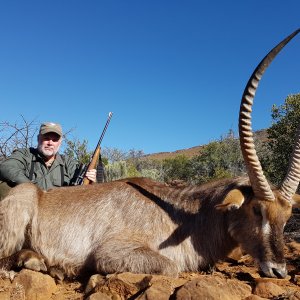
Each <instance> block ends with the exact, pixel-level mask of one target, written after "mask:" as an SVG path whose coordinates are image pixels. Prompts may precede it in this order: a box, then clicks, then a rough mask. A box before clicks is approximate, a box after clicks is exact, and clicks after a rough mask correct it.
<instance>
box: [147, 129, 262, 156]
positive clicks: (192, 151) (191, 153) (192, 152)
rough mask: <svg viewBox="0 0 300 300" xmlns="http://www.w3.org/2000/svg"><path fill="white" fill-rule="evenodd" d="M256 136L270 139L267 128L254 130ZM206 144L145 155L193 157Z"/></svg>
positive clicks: (260, 138)
mask: <svg viewBox="0 0 300 300" xmlns="http://www.w3.org/2000/svg"><path fill="white" fill-rule="evenodd" d="M254 137H255V138H256V139H259V140H261V141H266V140H267V139H268V134H267V130H266V129H261V130H257V131H255V132H254ZM204 146H205V145H199V146H195V147H192V148H187V149H182V150H176V151H173V152H158V153H152V154H147V155H145V156H144V158H149V159H155V160H163V159H169V158H175V157H176V156H178V155H185V156H186V157H189V158H191V157H193V156H196V155H199V154H200V151H201V149H202V148H203V147H204Z"/></svg>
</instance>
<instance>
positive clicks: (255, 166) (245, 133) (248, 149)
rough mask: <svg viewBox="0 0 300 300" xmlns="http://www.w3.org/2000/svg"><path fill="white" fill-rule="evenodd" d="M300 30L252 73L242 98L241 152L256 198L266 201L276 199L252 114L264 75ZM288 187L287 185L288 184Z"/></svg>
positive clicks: (275, 48) (269, 54) (280, 44)
mask: <svg viewBox="0 0 300 300" xmlns="http://www.w3.org/2000/svg"><path fill="white" fill-rule="evenodd" d="M299 32H300V29H298V30H296V31H294V32H293V33H292V34H290V35H289V36H288V37H287V38H285V39H284V40H283V41H281V42H280V43H279V44H278V45H277V46H275V47H274V48H273V49H272V50H271V51H270V52H269V53H268V54H267V55H266V56H265V57H264V58H263V59H262V61H261V62H260V63H259V64H258V66H257V67H256V69H255V70H254V72H253V73H252V75H251V77H250V79H249V81H248V83H247V85H246V87H245V90H244V93H243V96H242V100H241V106H240V115H239V135H240V144H241V150H242V153H243V157H244V161H245V164H246V167H247V172H248V176H249V179H250V182H251V185H252V188H253V191H254V194H255V196H256V197H259V198H261V199H264V200H270V201H273V200H274V199H275V197H274V194H273V192H272V190H271V187H270V185H269V183H268V181H267V179H266V177H265V176H264V173H263V170H262V167H261V164H260V161H259V159H258V156H257V154H256V150H255V145H254V140H253V132H252V127H251V112H252V105H253V99H254V96H255V92H256V89H257V86H258V84H259V81H260V79H261V78H262V75H263V74H264V72H265V71H266V69H267V68H268V66H269V65H270V63H271V62H272V61H273V59H274V58H275V57H276V55H277V54H278V53H279V52H280V51H281V50H282V48H283V47H284V46H285V45H286V44H287V43H288V42H289V41H290V40H291V39H292V38H293V37H294V36H295V35H297V34H298V33H299ZM286 185H287V184H286Z"/></svg>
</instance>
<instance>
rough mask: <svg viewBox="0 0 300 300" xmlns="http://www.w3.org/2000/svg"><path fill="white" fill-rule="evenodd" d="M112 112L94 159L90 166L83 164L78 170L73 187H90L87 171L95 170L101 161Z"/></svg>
mask: <svg viewBox="0 0 300 300" xmlns="http://www.w3.org/2000/svg"><path fill="white" fill-rule="evenodd" d="M112 115H113V114H112V112H110V113H109V114H108V118H107V121H106V124H105V126H104V129H103V131H102V134H101V136H100V139H99V141H98V144H97V146H96V148H95V150H94V153H93V155H92V158H91V161H90V163H89V164H88V166H87V165H86V164H82V165H81V166H80V167H79V168H78V169H77V171H76V172H75V174H74V181H73V182H72V185H82V184H83V185H88V184H90V183H91V182H90V180H89V179H88V178H86V177H85V174H86V172H87V171H90V170H92V169H95V168H96V166H97V164H98V160H99V156H100V144H101V142H102V139H103V137H104V134H105V132H106V129H107V127H108V124H109V122H110V120H111V117H112Z"/></svg>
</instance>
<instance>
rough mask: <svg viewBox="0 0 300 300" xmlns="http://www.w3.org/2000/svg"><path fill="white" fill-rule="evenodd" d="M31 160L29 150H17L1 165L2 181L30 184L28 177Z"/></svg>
mask: <svg viewBox="0 0 300 300" xmlns="http://www.w3.org/2000/svg"><path fill="white" fill-rule="evenodd" d="M29 160H30V157H28V153H27V149H18V150H15V151H14V152H13V153H12V154H11V156H9V157H8V158H7V159H5V160H4V161H3V162H2V163H1V164H0V180H2V181H5V182H7V183H12V184H19V183H23V182H30V180H29V178H28V177H27V176H28V170H27V167H28V163H29Z"/></svg>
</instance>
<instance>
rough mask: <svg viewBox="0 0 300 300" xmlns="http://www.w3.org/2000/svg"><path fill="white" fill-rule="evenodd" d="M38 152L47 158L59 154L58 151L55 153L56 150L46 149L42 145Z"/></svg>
mask: <svg viewBox="0 0 300 300" xmlns="http://www.w3.org/2000/svg"><path fill="white" fill-rule="evenodd" d="M38 151H39V152H40V153H41V154H42V155H43V156H45V157H47V158H48V157H52V156H54V155H55V154H56V153H57V152H58V149H57V150H56V151H55V150H54V149H44V148H43V146H42V145H39V146H38Z"/></svg>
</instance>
